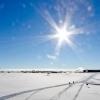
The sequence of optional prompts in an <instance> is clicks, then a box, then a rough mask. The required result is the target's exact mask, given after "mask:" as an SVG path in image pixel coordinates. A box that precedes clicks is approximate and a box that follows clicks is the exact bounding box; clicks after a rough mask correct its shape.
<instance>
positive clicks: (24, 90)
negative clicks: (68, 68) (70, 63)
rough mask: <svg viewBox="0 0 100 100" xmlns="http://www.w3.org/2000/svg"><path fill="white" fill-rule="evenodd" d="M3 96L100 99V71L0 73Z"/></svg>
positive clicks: (2, 99) (14, 99) (8, 99)
mask: <svg viewBox="0 0 100 100" xmlns="http://www.w3.org/2000/svg"><path fill="white" fill-rule="evenodd" d="M73 81H74V82H75V83H74V84H73ZM69 82H71V84H69ZM86 83H88V84H87V85H86ZM0 100H100V74H98V73H68V74H66V73H57V74H54V73H52V74H50V76H47V74H46V73H5V74H4V73H0Z"/></svg>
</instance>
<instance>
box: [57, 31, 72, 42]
mask: <svg viewBox="0 0 100 100" xmlns="http://www.w3.org/2000/svg"><path fill="white" fill-rule="evenodd" d="M56 36H57V37H58V38H59V41H61V42H62V41H63V40H66V38H69V36H70V34H69V32H68V31H66V30H65V29H61V30H59V31H58V34H57V35H56Z"/></svg>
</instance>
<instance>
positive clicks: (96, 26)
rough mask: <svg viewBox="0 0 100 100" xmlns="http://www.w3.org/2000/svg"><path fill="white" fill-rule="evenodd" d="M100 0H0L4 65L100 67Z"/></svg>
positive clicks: (1, 64)
mask: <svg viewBox="0 0 100 100" xmlns="http://www.w3.org/2000/svg"><path fill="white" fill-rule="evenodd" d="M99 4H100V0H0V68H4V69H5V68H7V69H8V68H12V69H13V68H17V69H18V68H24V69H25V68H66V69H72V68H78V67H83V68H100V61H99V60H100V6H99Z"/></svg>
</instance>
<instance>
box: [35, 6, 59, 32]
mask: <svg viewBox="0 0 100 100" xmlns="http://www.w3.org/2000/svg"><path fill="white" fill-rule="evenodd" d="M33 7H34V8H35V9H36V10H37V11H38V12H39V13H40V14H41V15H42V16H43V17H44V18H45V19H46V20H47V21H48V22H49V23H50V25H51V26H52V27H53V28H54V29H56V30H57V31H59V28H58V26H57V24H56V23H55V21H54V20H53V18H52V16H51V14H50V13H49V11H48V10H47V9H46V7H45V6H44V5H43V4H42V6H40V9H39V8H38V7H37V6H36V5H33Z"/></svg>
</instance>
